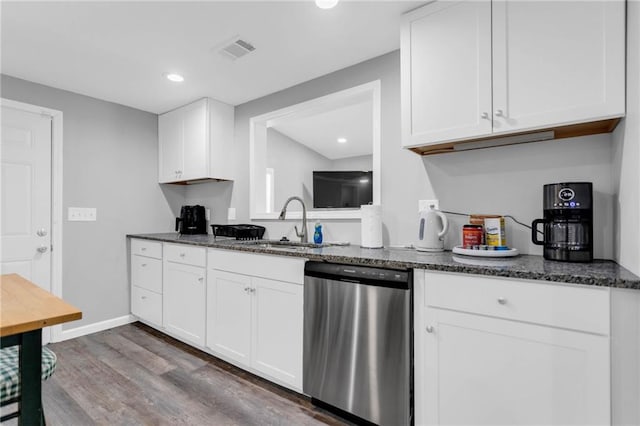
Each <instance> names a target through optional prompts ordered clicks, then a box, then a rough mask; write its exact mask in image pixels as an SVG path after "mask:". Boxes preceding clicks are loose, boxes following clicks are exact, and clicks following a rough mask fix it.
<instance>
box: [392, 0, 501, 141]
mask: <svg viewBox="0 0 640 426" xmlns="http://www.w3.org/2000/svg"><path fill="white" fill-rule="evenodd" d="M401 55H402V107H403V108H402V110H403V115H402V128H403V134H404V138H403V144H404V145H406V146H413V145H420V144H424V143H430V142H435V141H444V140H452V139H462V138H468V137H472V136H477V135H489V134H491V131H492V127H491V3H489V2H469V3H465V2H458V3H451V2H441V3H435V4H432V5H429V6H428V7H423V8H422V9H419V10H418V11H416V12H415V13H413V14H411V15H409V17H408V18H407V20H406V21H405V24H404V25H403V27H402V51H401Z"/></svg>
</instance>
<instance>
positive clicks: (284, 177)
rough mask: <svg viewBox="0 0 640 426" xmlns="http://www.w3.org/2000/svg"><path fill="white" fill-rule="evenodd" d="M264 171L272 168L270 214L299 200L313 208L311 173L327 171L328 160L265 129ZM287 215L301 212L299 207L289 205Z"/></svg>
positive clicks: (328, 166)
mask: <svg viewBox="0 0 640 426" xmlns="http://www.w3.org/2000/svg"><path fill="white" fill-rule="evenodd" d="M267 167H270V168H273V171H274V173H273V174H274V181H275V196H274V207H273V208H274V211H279V210H280V209H281V208H282V206H283V205H284V203H285V201H287V198H289V197H291V196H292V195H297V196H298V197H302V199H303V200H304V203H305V205H306V206H307V207H308V208H311V206H313V173H312V172H313V171H314V170H328V169H330V168H331V160H329V159H328V158H327V157H325V156H324V155H321V154H319V153H317V152H316V151H314V150H312V149H310V148H308V147H307V146H305V145H303V144H301V143H299V142H298V141H296V140H293V139H291V138H290V137H289V136H287V135H284V134H282V133H280V132H278V131H277V130H275V129H273V128H269V129H267ZM287 210H288V211H301V210H302V206H301V205H300V203H295V202H294V203H291V204H290V205H289V207H287Z"/></svg>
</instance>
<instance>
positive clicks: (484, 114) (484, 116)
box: [480, 112, 489, 120]
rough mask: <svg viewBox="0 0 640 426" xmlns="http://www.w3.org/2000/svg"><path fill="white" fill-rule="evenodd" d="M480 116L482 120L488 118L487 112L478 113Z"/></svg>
mask: <svg viewBox="0 0 640 426" xmlns="http://www.w3.org/2000/svg"><path fill="white" fill-rule="evenodd" d="M480 118H482V119H483V120H489V113H488V112H483V113H482V115H480Z"/></svg>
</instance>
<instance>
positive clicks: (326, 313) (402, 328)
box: [303, 262, 413, 426]
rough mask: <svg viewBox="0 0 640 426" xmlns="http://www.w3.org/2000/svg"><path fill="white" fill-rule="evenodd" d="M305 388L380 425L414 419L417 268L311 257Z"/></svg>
mask: <svg viewBox="0 0 640 426" xmlns="http://www.w3.org/2000/svg"><path fill="white" fill-rule="evenodd" d="M304 286H305V287H304V364H303V365H304V374H303V391H304V393H305V394H307V395H309V396H311V398H312V401H313V402H314V403H316V404H318V403H320V405H325V406H326V405H328V406H330V407H334V408H338V409H339V410H341V411H344V412H346V413H349V414H352V415H355V416H357V417H359V418H361V419H364V420H366V421H368V422H372V423H375V424H379V425H393V426H398V425H410V424H412V421H413V408H412V407H413V403H412V402H413V401H412V395H413V379H412V376H413V374H412V371H413V368H412V367H413V365H412V356H411V353H412V347H413V345H412V338H411V336H412V321H411V318H412V317H411V286H412V276H411V272H410V271H397V270H391V269H381V268H372V267H365V266H352V265H340V264H333V263H323V262H307V264H306V266H305V278H304Z"/></svg>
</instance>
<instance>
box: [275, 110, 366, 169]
mask: <svg viewBox="0 0 640 426" xmlns="http://www.w3.org/2000/svg"><path fill="white" fill-rule="evenodd" d="M372 108H373V105H372V103H371V100H368V101H365V102H361V103H358V104H354V105H348V106H345V107H341V108H333V109H331V110H329V111H323V112H321V113H318V114H314V115H311V116H305V117H301V118H297V119H290V120H286V119H285V120H282V121H279V122H278V123H277V124H276V125H274V126H273V128H274V129H276V130H277V131H279V132H280V133H283V134H285V135H287V136H289V137H290V138H291V139H293V140H295V141H297V142H299V143H301V144H303V145H306V146H307V147H308V148H310V149H312V150H314V151H316V152H317V153H319V154H322V155H323V156H325V157H327V158H328V159H330V160H336V159H340V158H348V157H355V156H360V155H372V154H373V114H372ZM339 137H344V138H346V139H347V142H346V143H338V142H337V139H338V138H339Z"/></svg>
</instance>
